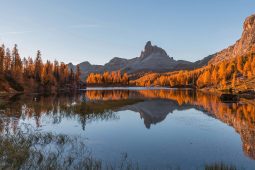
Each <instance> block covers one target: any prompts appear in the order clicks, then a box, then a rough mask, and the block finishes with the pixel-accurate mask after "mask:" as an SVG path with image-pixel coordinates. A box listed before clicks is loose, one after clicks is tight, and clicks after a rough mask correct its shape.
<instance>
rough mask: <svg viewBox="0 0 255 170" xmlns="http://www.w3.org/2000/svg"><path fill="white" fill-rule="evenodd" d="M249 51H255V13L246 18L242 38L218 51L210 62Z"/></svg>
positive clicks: (216, 61) (227, 58) (230, 57)
mask: <svg viewBox="0 0 255 170" xmlns="http://www.w3.org/2000/svg"><path fill="white" fill-rule="evenodd" d="M249 52H255V14H254V15H251V16H249V17H248V18H246V20H245V22H244V24H243V33H242V36H241V38H240V39H239V40H238V41H237V42H236V43H235V44H234V45H232V46H230V47H228V48H227V49H224V50H222V51H221V52H219V53H217V55H216V56H215V57H214V58H213V59H212V60H211V61H210V63H218V62H220V61H222V60H229V59H232V58H234V57H237V56H243V55H245V54H247V53H249Z"/></svg>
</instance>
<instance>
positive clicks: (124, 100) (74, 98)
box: [0, 89, 255, 159]
mask: <svg viewBox="0 0 255 170" xmlns="http://www.w3.org/2000/svg"><path fill="white" fill-rule="evenodd" d="M0 100H1V105H0V115H1V116H0V132H1V133H2V134H4V133H9V132H15V131H16V130H17V128H18V124H19V121H20V120H22V119H32V118H34V120H35V124H36V126H37V127H40V126H41V117H42V116H43V115H47V116H48V117H49V118H50V120H51V123H52V124H58V123H60V122H61V121H62V119H63V118H64V117H65V118H66V117H69V118H77V121H79V122H80V125H81V128H82V129H83V130H85V128H86V124H88V123H90V122H93V121H97V120H115V119H118V115H117V114H116V112H117V111H124V110H131V111H133V112H137V113H139V114H140V116H141V118H142V119H143V120H144V125H145V127H146V128H148V129H150V128H151V125H155V124H157V123H160V122H162V121H164V119H165V118H166V117H167V116H168V114H170V115H169V116H171V113H172V112H173V111H175V110H187V109H191V108H193V109H196V110H200V111H202V112H204V113H205V114H207V115H209V116H211V117H214V118H216V119H218V120H220V121H222V122H224V123H226V124H228V125H230V126H232V127H233V128H234V129H235V130H236V132H237V133H239V134H240V137H241V140H242V142H243V151H244V153H245V154H246V155H247V156H249V157H250V158H252V159H255V104H254V103H255V102H251V101H241V102H239V103H233V104H226V103H221V102H220V100H219V98H218V97H217V96H215V95H213V94H205V93H203V92H197V91H192V90H167V89H158V90H88V91H85V92H83V93H82V94H77V95H59V96H24V95H19V96H14V97H12V98H8V99H5V98H1V99H0Z"/></svg>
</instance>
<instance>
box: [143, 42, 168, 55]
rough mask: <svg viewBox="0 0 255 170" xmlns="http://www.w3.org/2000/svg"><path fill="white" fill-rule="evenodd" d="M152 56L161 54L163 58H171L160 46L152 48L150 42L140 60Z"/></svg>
mask: <svg viewBox="0 0 255 170" xmlns="http://www.w3.org/2000/svg"><path fill="white" fill-rule="evenodd" d="M152 54H159V55H161V56H165V57H167V58H169V56H168V55H167V53H166V51H165V50H164V49H162V48H160V47H158V46H156V45H155V46H152V43H151V41H148V42H147V43H146V45H145V47H144V50H143V51H142V52H141V55H140V58H141V59H144V58H146V57H148V56H150V55H152Z"/></svg>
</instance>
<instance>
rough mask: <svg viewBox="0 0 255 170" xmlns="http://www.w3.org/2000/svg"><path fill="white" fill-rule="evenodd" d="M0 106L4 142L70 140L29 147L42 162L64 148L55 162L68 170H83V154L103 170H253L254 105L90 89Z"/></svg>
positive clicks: (193, 95)
mask: <svg viewBox="0 0 255 170" xmlns="http://www.w3.org/2000/svg"><path fill="white" fill-rule="evenodd" d="M0 107H1V111H0V133H1V136H2V137H3V138H4V137H5V136H8V135H15V134H16V133H24V134H28V133H29V134H33V133H34V134H38V133H41V134H47V133H50V134H53V135H64V136H66V137H68V138H70V139H71V140H70V141H71V142H70V143H64V144H63V145H62V147H58V146H56V145H57V144H58V142H55V143H54V142H53V143H51V142H46V144H45V143H43V145H42V146H39V147H37V146H38V145H33V146H32V147H33V148H36V147H37V149H39V150H40V149H41V150H43V151H44V154H45V155H47V154H49V153H50V152H51V151H52V150H54V151H53V152H55V150H57V149H56V148H61V149H60V150H57V151H56V152H58V153H61V154H62V156H61V157H58V158H56V160H57V162H58V163H59V164H64V163H66V160H69V158H70V159H71V158H72V160H73V162H72V164H70V168H71V169H72V168H73V169H79V168H81V166H80V167H79V166H78V161H77V160H80V159H82V158H83V157H82V156H81V155H82V154H84V152H86V154H87V153H88V154H89V156H90V157H93V158H95V159H96V160H99V162H100V164H101V165H100V166H101V168H102V169H105V167H106V166H111V167H115V169H121V168H120V167H121V164H122V162H125V164H126V166H132V167H139V168H140V169H205V167H209V168H210V167H217V166H226V167H233V168H236V169H255V102H254V101H246V100H241V101H240V102H238V103H222V102H221V101H220V100H219V97H218V96H216V95H214V94H207V93H203V92H200V91H194V90H189V89H183V90H178V89H167V88H157V89H153V88H106V89H105V88H94V89H93V88H91V89H87V90H83V91H81V93H79V94H75V95H68V94H65V95H64V94H63V95H55V96H32V95H29V96H27V95H18V96H13V97H11V98H3V97H2V98H1V106H0ZM72 139H75V140H72ZM36 141H38V138H37V140H36ZM70 148H71V149H70ZM84 148H86V149H85V151H84ZM74 150H75V153H73V151H74ZM0 151H1V150H0ZM70 153H72V156H68V155H69V154H70ZM48 156H49V155H48ZM48 158H49V157H48ZM67 158H68V159H67ZM33 159H35V158H32V160H33ZM25 161H29V160H25ZM30 161H31V159H30ZM38 162H39V161H38ZM45 162H48V159H45ZM120 162H121V163H120ZM2 164H4V163H3V162H2ZM36 164H37V165H38V166H41V165H40V162H39V163H36ZM22 166H23V165H22ZM0 167H1V159H0ZM23 168H24V166H23ZM83 168H84V167H83ZM24 169H26V168H24Z"/></svg>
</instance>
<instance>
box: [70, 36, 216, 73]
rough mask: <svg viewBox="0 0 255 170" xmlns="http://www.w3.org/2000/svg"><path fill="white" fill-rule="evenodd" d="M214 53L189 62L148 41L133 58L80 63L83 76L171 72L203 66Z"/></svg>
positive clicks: (71, 66) (72, 66) (73, 67)
mask: <svg viewBox="0 0 255 170" xmlns="http://www.w3.org/2000/svg"><path fill="white" fill-rule="evenodd" d="M212 57H213V55H211V56H208V57H206V58H204V59H203V60H199V61H197V62H194V63H193V62H189V61H184V60H174V59H173V57H169V56H168V54H167V53H166V51H165V50H164V49H162V48H160V47H158V46H153V45H152V44H151V42H150V41H148V42H147V43H146V45H145V47H144V50H143V51H142V52H141V54H140V56H139V57H136V58H133V59H124V58H119V57H115V58H113V59H112V60H110V61H109V62H108V63H106V64H105V65H92V64H90V63H89V62H83V63H80V64H79V66H80V68H81V70H82V76H83V77H86V76H88V75H89V74H90V73H102V72H104V71H118V70H121V71H122V72H127V73H129V74H134V73H140V72H143V73H146V72H169V71H178V70H183V69H185V70H190V69H194V68H198V67H203V66H204V65H207V64H208V61H209V60H210V59H211V58H212ZM68 66H69V68H70V69H71V68H72V69H74V70H75V67H76V66H75V65H73V64H72V63H69V64H68Z"/></svg>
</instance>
